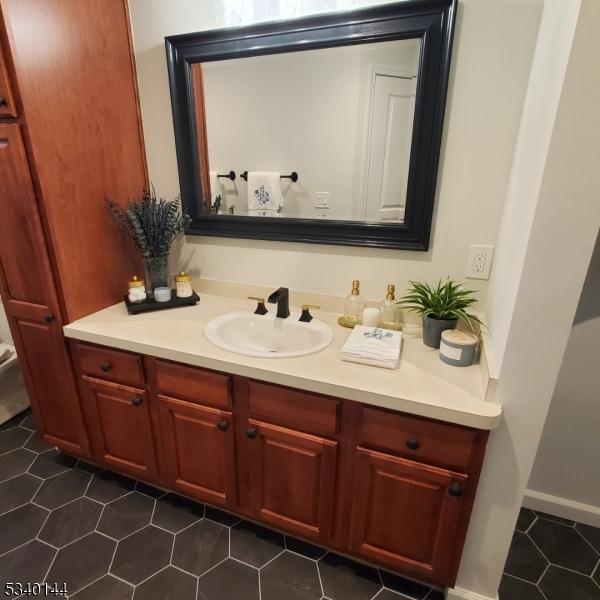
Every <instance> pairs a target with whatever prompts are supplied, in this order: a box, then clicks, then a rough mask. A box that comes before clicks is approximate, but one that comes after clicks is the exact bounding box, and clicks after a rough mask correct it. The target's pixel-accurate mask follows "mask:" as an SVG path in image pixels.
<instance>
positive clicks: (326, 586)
mask: <svg viewBox="0 0 600 600" xmlns="http://www.w3.org/2000/svg"><path fill="white" fill-rule="evenodd" d="M319 572H320V573H321V583H322V584H323V593H324V594H325V596H327V597H328V598H331V600H370V599H371V598H372V597H373V596H374V595H375V594H376V593H377V592H378V591H379V590H380V589H381V581H380V579H379V573H378V572H377V570H376V569H372V568H370V567H366V566H365V565H361V564H359V563H357V562H354V561H352V560H350V559H347V558H343V557H341V556H338V555H337V554H331V553H330V554H327V555H326V556H325V557H324V558H323V559H322V560H320V561H319Z"/></svg>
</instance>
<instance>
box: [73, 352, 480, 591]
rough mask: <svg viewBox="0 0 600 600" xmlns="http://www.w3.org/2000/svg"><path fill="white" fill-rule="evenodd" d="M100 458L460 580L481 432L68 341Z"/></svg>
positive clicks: (416, 571)
mask: <svg viewBox="0 0 600 600" xmlns="http://www.w3.org/2000/svg"><path fill="white" fill-rule="evenodd" d="M72 350H73V355H74V357H75V362H76V364H77V368H78V372H79V375H80V381H81V389H82V399H83V407H84V412H85V417H86V422H87V426H88V431H89V437H90V440H91V444H92V450H93V456H94V458H95V460H96V462H98V463H99V464H102V465H105V466H107V467H109V468H111V469H114V470H117V471H121V472H123V473H125V474H128V475H132V476H134V477H137V478H139V479H142V480H144V481H148V482H150V483H156V484H158V485H161V486H163V487H166V488H168V489H171V490H174V491H176V492H179V493H181V494H183V495H186V496H189V497H191V498H195V499H197V500H200V501H202V502H207V503H208V504H211V505H214V506H217V507H223V508H226V509H227V510H229V511H232V512H235V513H238V514H240V515H242V516H245V517H247V518H250V519H252V520H254V521H257V522H260V523H263V524H265V525H267V526H270V527H273V528H275V529H278V530H281V531H283V532H285V533H289V534H291V535H295V536H298V537H300V538H303V539H305V540H307V541H309V542H312V543H316V544H318V545H321V546H324V547H326V548H331V549H333V550H335V551H337V552H341V553H342V554H348V555H351V556H354V557H356V558H359V559H362V560H365V561H367V562H371V563H374V564H377V565H379V566H381V567H383V568H386V569H389V570H391V571H396V572H399V573H401V574H403V575H406V576H408V577H412V578H414V579H417V580H420V581H423V582H426V583H429V584H433V585H438V586H452V585H453V584H454V580H455V577H456V573H457V570H458V564H459V561H460V555H461V552H462V547H463V544H464V539H465V535H466V531H467V526H468V521H469V516H470V513H471V508H472V505H473V500H474V497H475V490H476V487H477V481H478V478H479V472H480V470H481V464H482V461H483V454H484V450H485V444H486V441H487V432H486V431H480V430H476V429H472V428H469V427H462V426H459V425H453V424H449V423H442V422H439V421H433V420H430V419H425V418H422V417H416V416H413V415H407V414H402V413H398V412H394V411H390V410H386V409H382V408H377V407H373V406H367V405H363V404H360V403H357V402H352V401H348V400H341V399H339V398H332V397H329V396H322V395H319V394H315V393H311V392H306V391H301V390H297V389H291V388H287V387H283V386H280V385H274V384H270V383H265V382H260V381H255V380H251V379H247V378H245V377H239V376H232V375H228V374H226V373H218V372H215V371H210V370H207V369H202V368H197V367H192V366H187V365H181V364H177V363H173V362H170V361H166V360H162V359H155V358H152V357H149V356H146V357H141V356H139V355H136V354H134V353H131V352H125V351H121V350H114V349H109V348H103V347H100V346H94V345H91V344H87V343H81V342H73V343H72Z"/></svg>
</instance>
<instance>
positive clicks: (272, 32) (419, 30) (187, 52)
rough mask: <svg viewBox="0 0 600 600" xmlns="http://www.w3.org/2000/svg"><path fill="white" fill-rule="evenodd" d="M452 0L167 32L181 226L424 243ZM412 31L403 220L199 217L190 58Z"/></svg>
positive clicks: (296, 237) (354, 242)
mask: <svg viewBox="0 0 600 600" xmlns="http://www.w3.org/2000/svg"><path fill="white" fill-rule="evenodd" d="M457 1H458V0H405V1H403V2H397V3H394V4H385V5H380V6H375V7H370V8H366V9H359V10H352V11H347V12H338V13H327V14H319V15H315V16H309V17H301V18H298V19H290V20H282V21H274V22H267V23H258V24H255V25H250V26H244V27H232V28H224V29H211V30H206V31H201V32H198V33H191V34H183V35H174V36H169V37H166V38H165V46H166V52H167V65H168V72H169V82H170V88H171V103H172V109H173V121H174V127H175V145H176V151H177V163H178V168H179V184H180V187H181V199H182V205H183V209H184V211H186V212H187V213H188V214H189V215H190V216H191V218H192V221H191V224H190V225H189V226H188V228H187V229H186V233H187V234H188V235H206V236H217V237H226V238H227V237H233V238H246V239H261V240H279V241H291V242H306V243H313V244H335V245H346V246H370V247H375V248H395V249H403V250H420V251H426V250H428V248H429V238H430V230H431V220H432V215H433V206H434V199H435V188H436V180H437V171H438V161H439V155H440V146H441V140H442V130H443V124H444V112H445V104H446V93H447V87H448V77H449V71H450V57H451V51H452V38H453V33H454V21H455V18H456V6H457ZM410 38H419V39H420V40H421V55H420V61H419V79H418V83H417V94H416V101H415V117H414V125H413V138H412V145H411V154H410V164H409V174H408V186H407V196H406V209H405V215H404V222H403V223H376V222H362V221H342V220H333V219H332V220H321V219H306V218H299V219H293V218H286V217H281V218H280V217H277V218H271V217H260V218H253V217H247V216H241V215H240V216H235V215H210V216H209V215H205V214H199V212H200V211H199V208H200V207H199V206H198V203H197V201H196V199H198V198H202V197H203V192H202V186H201V182H200V173H199V164H200V160H199V151H198V144H197V141H196V119H195V108H194V91H193V90H194V86H193V80H192V74H191V73H192V71H191V65H192V64H194V63H198V62H200V63H202V62H209V61H215V60H226V59H232V58H244V57H250V56H261V55H267V54H278V53H284V52H297V51H302V50H314V49H318V48H330V47H335V46H347V45H354V44H365V43H373V42H384V41H392V40H402V39H410ZM248 219H251V226H250V222H249V221H248Z"/></svg>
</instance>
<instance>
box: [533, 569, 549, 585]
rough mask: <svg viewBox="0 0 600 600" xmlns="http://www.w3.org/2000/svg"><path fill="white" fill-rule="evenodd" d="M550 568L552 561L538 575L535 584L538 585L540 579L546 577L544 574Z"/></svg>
mask: <svg viewBox="0 0 600 600" xmlns="http://www.w3.org/2000/svg"><path fill="white" fill-rule="evenodd" d="M549 568H550V563H548V564H547V565H546V568H545V569H544V572H543V573H542V574H541V575H540V576H539V577H538V580H537V581H536V582H535V584H534V585H536V586H538V585H539V583H540V581H541V580H542V578H543V577H544V575H545V574H546V573H547V572H548V569H549Z"/></svg>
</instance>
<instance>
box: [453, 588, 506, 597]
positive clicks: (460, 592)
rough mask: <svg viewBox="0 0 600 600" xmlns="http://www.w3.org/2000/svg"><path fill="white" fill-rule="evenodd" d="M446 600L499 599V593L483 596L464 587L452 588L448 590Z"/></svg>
mask: <svg viewBox="0 0 600 600" xmlns="http://www.w3.org/2000/svg"><path fill="white" fill-rule="evenodd" d="M446 600H498V594H496V595H495V596H483V595H481V594H477V593H476V592H472V591H471V590H465V589H464V588H459V587H455V588H451V589H448V591H447V592H446Z"/></svg>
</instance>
